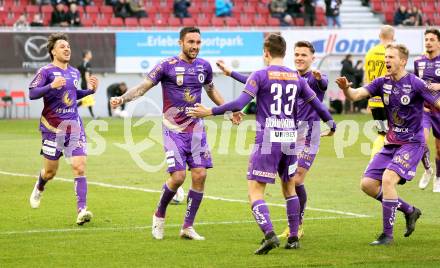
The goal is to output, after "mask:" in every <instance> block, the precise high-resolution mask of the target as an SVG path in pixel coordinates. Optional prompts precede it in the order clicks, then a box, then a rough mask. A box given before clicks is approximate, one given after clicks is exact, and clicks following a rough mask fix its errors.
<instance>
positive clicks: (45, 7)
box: [41, 5, 53, 13]
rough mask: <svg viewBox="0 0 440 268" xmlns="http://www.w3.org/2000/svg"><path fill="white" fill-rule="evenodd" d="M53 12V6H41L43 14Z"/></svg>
mask: <svg viewBox="0 0 440 268" xmlns="http://www.w3.org/2000/svg"><path fill="white" fill-rule="evenodd" d="M52 11H53V7H52V6H51V5H44V6H41V12H42V13H52Z"/></svg>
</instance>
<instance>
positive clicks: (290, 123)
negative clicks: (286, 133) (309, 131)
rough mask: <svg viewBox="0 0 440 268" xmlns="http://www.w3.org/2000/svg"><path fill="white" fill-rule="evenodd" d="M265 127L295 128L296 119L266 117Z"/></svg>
mask: <svg viewBox="0 0 440 268" xmlns="http://www.w3.org/2000/svg"><path fill="white" fill-rule="evenodd" d="M265 127H267V128H275V127H276V128H290V129H292V128H295V120H293V119H277V118H272V117H270V118H266V124H265Z"/></svg>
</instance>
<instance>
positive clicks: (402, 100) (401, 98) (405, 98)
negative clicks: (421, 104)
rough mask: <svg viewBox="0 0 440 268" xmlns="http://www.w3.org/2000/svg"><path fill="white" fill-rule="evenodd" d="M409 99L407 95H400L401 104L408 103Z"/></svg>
mask: <svg viewBox="0 0 440 268" xmlns="http://www.w3.org/2000/svg"><path fill="white" fill-rule="evenodd" d="M410 101H411V99H410V97H409V96H408V95H403V96H402V97H400V103H402V104H403V105H408V104H409V103H410Z"/></svg>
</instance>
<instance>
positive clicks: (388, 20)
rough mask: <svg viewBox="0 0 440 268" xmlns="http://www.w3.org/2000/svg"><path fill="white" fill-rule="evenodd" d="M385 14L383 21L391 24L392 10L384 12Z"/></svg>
mask: <svg viewBox="0 0 440 268" xmlns="http://www.w3.org/2000/svg"><path fill="white" fill-rule="evenodd" d="M384 16H385V22H386V23H388V24H392V23H393V20H394V13H393V12H387V13H384Z"/></svg>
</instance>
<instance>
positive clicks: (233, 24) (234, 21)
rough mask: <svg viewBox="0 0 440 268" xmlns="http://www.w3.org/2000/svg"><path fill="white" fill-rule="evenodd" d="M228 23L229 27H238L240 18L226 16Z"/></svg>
mask: <svg viewBox="0 0 440 268" xmlns="http://www.w3.org/2000/svg"><path fill="white" fill-rule="evenodd" d="M226 25H227V26H228V27H237V26H238V20H237V19H236V18H226Z"/></svg>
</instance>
